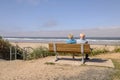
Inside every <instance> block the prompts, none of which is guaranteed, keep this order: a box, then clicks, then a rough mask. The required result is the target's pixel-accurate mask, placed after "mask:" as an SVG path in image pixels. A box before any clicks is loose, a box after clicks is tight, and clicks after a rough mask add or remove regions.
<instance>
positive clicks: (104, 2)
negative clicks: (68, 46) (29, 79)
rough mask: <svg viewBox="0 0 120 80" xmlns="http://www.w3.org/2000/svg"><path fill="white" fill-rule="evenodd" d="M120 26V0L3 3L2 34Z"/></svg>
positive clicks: (17, 0) (1, 0)
mask: <svg viewBox="0 0 120 80" xmlns="http://www.w3.org/2000/svg"><path fill="white" fill-rule="evenodd" d="M114 26H117V27H120V0H0V31H2V32H5V31H12V30H13V31H39V30H79V29H84V28H85V29H86V28H89V29H91V28H98V27H114Z"/></svg>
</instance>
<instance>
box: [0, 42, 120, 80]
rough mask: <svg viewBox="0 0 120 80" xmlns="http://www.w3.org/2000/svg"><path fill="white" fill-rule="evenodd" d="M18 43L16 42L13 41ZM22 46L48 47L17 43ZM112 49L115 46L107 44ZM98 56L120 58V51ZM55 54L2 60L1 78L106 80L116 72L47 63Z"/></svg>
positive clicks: (98, 68) (94, 46)
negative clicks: (30, 58)
mask: <svg viewBox="0 0 120 80" xmlns="http://www.w3.org/2000/svg"><path fill="white" fill-rule="evenodd" d="M12 44H13V45H16V44H15V43H12ZM17 45H19V46H20V47H21V48H23V47H32V48H36V47H39V46H43V47H48V44H46V43H17ZM91 47H92V48H104V47H106V46H105V45H91ZM107 48H109V49H110V50H111V49H113V48H114V46H107ZM95 57H96V58H97V57H98V58H105V59H108V58H113V59H119V58H120V53H110V54H102V55H98V56H95ZM53 58H54V56H51V57H46V58H40V59H37V60H30V61H23V60H12V61H6V60H0V80H93V79H95V80H106V79H109V75H110V74H111V73H112V72H114V70H113V68H108V67H98V66H76V65H58V64H55V65H54V64H49V65H48V64H45V63H46V62H47V61H49V60H51V59H53Z"/></svg>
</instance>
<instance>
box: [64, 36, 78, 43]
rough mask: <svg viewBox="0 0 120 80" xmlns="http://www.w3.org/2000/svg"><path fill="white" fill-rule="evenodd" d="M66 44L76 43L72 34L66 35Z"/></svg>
mask: <svg viewBox="0 0 120 80" xmlns="http://www.w3.org/2000/svg"><path fill="white" fill-rule="evenodd" d="M66 43H68V44H75V43H76V40H75V39H74V38H73V35H72V34H69V35H68V39H67V40H66Z"/></svg>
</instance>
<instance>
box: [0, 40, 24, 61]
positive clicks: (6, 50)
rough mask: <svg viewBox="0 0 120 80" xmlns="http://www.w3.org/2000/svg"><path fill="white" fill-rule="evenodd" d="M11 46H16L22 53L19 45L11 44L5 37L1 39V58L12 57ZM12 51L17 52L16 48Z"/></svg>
mask: <svg viewBox="0 0 120 80" xmlns="http://www.w3.org/2000/svg"><path fill="white" fill-rule="evenodd" d="M10 47H12V48H16V51H17V52H18V53H19V54H21V53H22V51H21V50H20V49H19V48H18V47H15V46H13V45H11V44H10V43H9V41H7V40H4V39H0V58H2V59H10ZM12 52H15V51H14V49H12ZM19 54H18V55H19ZM13 56H14V55H13ZM19 57H20V55H19Z"/></svg>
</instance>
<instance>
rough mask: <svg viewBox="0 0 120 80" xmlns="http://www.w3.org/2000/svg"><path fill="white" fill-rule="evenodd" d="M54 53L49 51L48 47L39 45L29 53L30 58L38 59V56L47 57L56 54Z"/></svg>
mask: <svg viewBox="0 0 120 80" xmlns="http://www.w3.org/2000/svg"><path fill="white" fill-rule="evenodd" d="M54 55H55V54H54V53H51V52H49V51H48V49H47V48H46V47H41V46H40V47H38V48H36V49H34V50H33V52H31V53H30V54H29V55H27V58H28V60H31V59H38V58H43V57H47V56H54Z"/></svg>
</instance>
